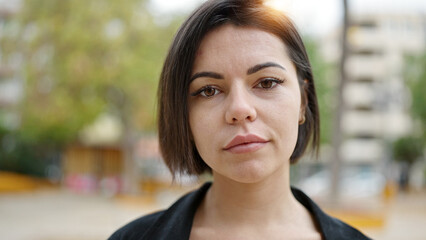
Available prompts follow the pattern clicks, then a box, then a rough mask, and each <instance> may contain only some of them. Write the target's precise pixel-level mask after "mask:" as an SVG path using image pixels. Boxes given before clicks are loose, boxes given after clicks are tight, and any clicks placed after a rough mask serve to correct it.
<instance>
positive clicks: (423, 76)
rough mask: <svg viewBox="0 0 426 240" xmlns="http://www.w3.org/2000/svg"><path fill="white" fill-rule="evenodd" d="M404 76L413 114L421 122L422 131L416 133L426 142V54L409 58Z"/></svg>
mask: <svg viewBox="0 0 426 240" xmlns="http://www.w3.org/2000/svg"><path fill="white" fill-rule="evenodd" d="M404 75H405V79H406V83H407V85H408V87H409V89H410V92H411V113H412V115H413V117H414V118H415V119H418V120H419V122H420V126H419V127H420V128H421V129H417V130H415V132H416V133H421V134H422V137H423V139H424V140H425V142H426V107H425V106H426V94H425V91H426V53H423V54H421V55H418V56H409V57H407V58H406V63H405V72H404ZM419 130H420V131H419Z"/></svg>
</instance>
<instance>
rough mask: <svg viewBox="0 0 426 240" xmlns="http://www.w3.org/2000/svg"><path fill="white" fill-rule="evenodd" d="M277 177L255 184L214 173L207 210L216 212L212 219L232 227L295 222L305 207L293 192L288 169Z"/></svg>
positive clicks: (211, 214) (206, 202)
mask: <svg viewBox="0 0 426 240" xmlns="http://www.w3.org/2000/svg"><path fill="white" fill-rule="evenodd" d="M275 175H276V176H270V178H268V179H264V180H262V181H258V182H255V183H240V182H236V181H232V180H230V179H229V178H225V177H222V176H219V175H217V174H214V175H213V176H214V183H213V185H212V187H211V189H210V190H209V192H208V193H207V196H206V199H205V207H206V208H205V210H206V211H208V210H209V209H214V211H211V212H210V213H209V214H208V215H210V216H209V217H211V218H212V219H216V220H220V221H218V222H222V223H229V224H232V223H238V224H248V225H253V224H255V225H257V226H259V225H261V224H269V223H272V222H281V223H283V222H292V221H294V218H295V217H297V213H298V212H299V211H300V208H301V207H302V206H301V205H300V203H299V202H297V200H296V199H295V198H294V196H293V194H292V193H291V189H290V180H289V172H288V169H287V170H284V171H282V172H277V173H276V174H275ZM302 208H303V207H302Z"/></svg>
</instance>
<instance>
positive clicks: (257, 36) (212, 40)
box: [193, 24, 289, 71]
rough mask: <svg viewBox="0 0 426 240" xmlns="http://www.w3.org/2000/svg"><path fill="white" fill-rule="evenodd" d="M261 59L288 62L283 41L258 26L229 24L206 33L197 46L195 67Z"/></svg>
mask: <svg viewBox="0 0 426 240" xmlns="http://www.w3.org/2000/svg"><path fill="white" fill-rule="evenodd" d="M259 61H278V62H283V61H285V62H288V61H289V58H288V55H287V50H286V46H285V44H284V43H283V41H282V40H281V39H280V38H279V37H277V36H276V35H274V34H272V33H269V32H266V31H263V30H261V29H258V28H253V27H240V26H234V25H232V24H226V25H223V26H221V27H219V28H216V29H214V30H212V31H211V32H209V33H207V34H206V35H205V37H204V38H203V40H202V41H201V44H200V47H199V48H198V50H197V53H196V58H195V62H194V66H193V70H194V71H195V70H197V69H199V68H203V69H204V68H212V67H214V66H215V65H221V66H222V65H225V64H227V65H229V66H232V65H235V64H236V63H238V64H249V65H253V64H258V63H259ZM204 70H205V69H204Z"/></svg>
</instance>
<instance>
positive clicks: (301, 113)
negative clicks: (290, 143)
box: [299, 79, 309, 125]
mask: <svg viewBox="0 0 426 240" xmlns="http://www.w3.org/2000/svg"><path fill="white" fill-rule="evenodd" d="M308 84H309V82H308V80H307V79H305V80H303V84H302V86H300V95H301V101H300V111H299V125H302V124H303V123H305V120H306V116H305V114H306V107H307V106H308V92H307V88H308Z"/></svg>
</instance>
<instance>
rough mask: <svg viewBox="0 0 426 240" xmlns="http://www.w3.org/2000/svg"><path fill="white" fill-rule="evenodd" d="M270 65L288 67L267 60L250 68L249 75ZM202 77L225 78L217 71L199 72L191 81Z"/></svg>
mask: <svg viewBox="0 0 426 240" xmlns="http://www.w3.org/2000/svg"><path fill="white" fill-rule="evenodd" d="M268 67H277V68H281V69H283V70H284V71H286V69H285V68H284V67H283V66H281V65H279V64H278V63H274V62H265V63H260V64H256V65H254V66H253V67H251V68H249V69H248V70H247V75H250V74H253V73H256V72H258V71H260V70H262V69H264V68H268ZM200 77H208V78H215V79H224V77H223V75H222V74H219V73H215V72H198V73H196V74H194V76H192V77H191V79H190V82H192V81H194V80H195V79H196V78H200Z"/></svg>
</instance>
